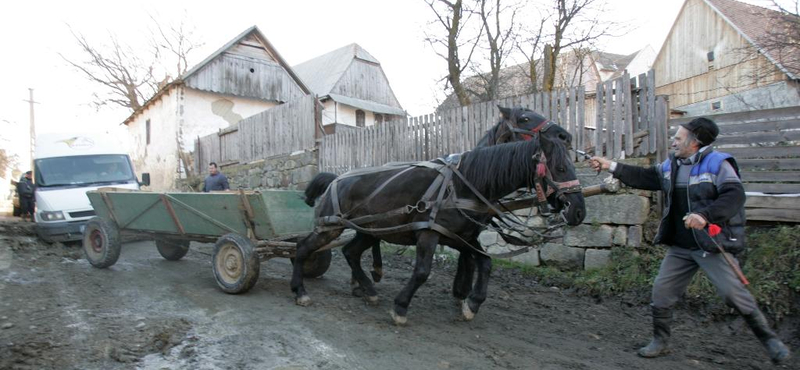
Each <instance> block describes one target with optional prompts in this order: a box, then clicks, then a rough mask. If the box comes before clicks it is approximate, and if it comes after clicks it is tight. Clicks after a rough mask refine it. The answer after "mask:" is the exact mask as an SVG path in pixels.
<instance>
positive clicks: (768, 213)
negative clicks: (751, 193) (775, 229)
mask: <svg viewBox="0 0 800 370" xmlns="http://www.w3.org/2000/svg"><path fill="white" fill-rule="evenodd" d="M744 212H745V217H746V218H747V220H748V221H777V222H800V212H798V211H797V210H796V209H772V208H745V210H744Z"/></svg>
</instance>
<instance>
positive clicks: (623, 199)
mask: <svg viewBox="0 0 800 370" xmlns="http://www.w3.org/2000/svg"><path fill="white" fill-rule="evenodd" d="M649 212H650V201H649V200H648V199H647V198H645V197H640V196H638V195H631V194H624V195H597V196H593V197H587V198H586V218H585V219H584V220H583V222H584V223H587V224H592V223H603V224H605V223H610V224H618V225H641V224H643V223H644V222H645V221H646V220H647V214H648V213H649Z"/></svg>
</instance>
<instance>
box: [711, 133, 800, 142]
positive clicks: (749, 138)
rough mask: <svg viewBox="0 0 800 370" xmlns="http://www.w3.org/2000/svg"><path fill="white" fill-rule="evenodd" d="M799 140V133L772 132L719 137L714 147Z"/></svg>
mask: <svg viewBox="0 0 800 370" xmlns="http://www.w3.org/2000/svg"><path fill="white" fill-rule="evenodd" d="M798 140H800V131H774V132H756V133H750V134H740V135H729V136H720V137H718V138H717V140H716V141H715V142H714V144H715V145H730V144H755V143H777V142H787V141H798Z"/></svg>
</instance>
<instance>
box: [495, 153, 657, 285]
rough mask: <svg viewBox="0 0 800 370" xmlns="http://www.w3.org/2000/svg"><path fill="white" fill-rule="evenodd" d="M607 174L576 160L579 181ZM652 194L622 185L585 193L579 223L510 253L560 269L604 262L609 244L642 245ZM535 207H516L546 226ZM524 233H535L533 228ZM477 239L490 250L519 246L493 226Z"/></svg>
mask: <svg viewBox="0 0 800 370" xmlns="http://www.w3.org/2000/svg"><path fill="white" fill-rule="evenodd" d="M624 162H626V163H631V164H637V165H649V162H648V161H646V160H642V159H639V160H627V161H624ZM610 176H611V175H610V174H609V173H606V172H604V173H601V174H600V175H596V174H595V173H594V172H592V171H591V170H590V169H588V168H586V166H585V165H580V164H579V165H578V177H579V179H580V180H581V186H583V187H586V186H590V185H595V184H599V183H601V182H602V181H604V180H605V179H606V178H608V177H610ZM654 196H655V193H653V192H648V191H640V190H635V189H630V188H625V187H624V186H623V187H622V189H621V190H620V191H619V192H617V193H615V194H604V195H596V196H592V197H586V198H585V202H586V218H585V219H584V221H583V224H581V225H578V226H574V227H570V226H566V227H564V228H563V229H562V230H561V233H560V234H559V235H560V237H559V238H556V239H553V240H549V241H548V242H546V243H541V244H538V245H532V247H533V248H530V249H529V251H528V252H527V253H523V254H519V255H516V256H514V257H511V260H513V261H517V262H521V263H525V264H529V265H533V266H540V265H544V266H553V267H557V268H559V269H562V270H580V269H586V270H588V269H595V268H600V267H603V266H606V265H607V264H608V263H609V262H610V256H611V250H612V248H641V247H642V246H643V245H645V241H644V239H643V235H644V232H643V230H644V229H645V228H646V227H647V225H648V221H649V222H653V221H652V219H653V217H652V216H651V212H654V210H653V209H652V208H653V207H652V205H653V204H654V202H653V200H654V199H655V198H653V197H654ZM537 213H538V212H537V210H536V209H524V210H519V211H516V212H515V214H517V215H518V216H520V217H524V218H526V223H527V224H528V225H533V226H534V227H539V228H541V229H540V230H539V231H544V227H545V226H546V225H547V223H548V221H547V219H546V218H543V217H541V216H539V215H538V214H537ZM523 234H526V235H524V236H533V235H535V233H534V232H533V231H528V232H526V233H523ZM533 240H536V238H533ZM480 242H481V245H483V246H484V247H487V248H488V250H489V253H492V254H501V253H508V252H511V251H514V250H517V249H519V248H520V247H518V246H514V245H509V244H507V243H506V242H505V241H504V240H503V239H502V238H501V237H500V235H498V234H497V232H495V231H491V230H488V231H484V232H483V233H481V236H480Z"/></svg>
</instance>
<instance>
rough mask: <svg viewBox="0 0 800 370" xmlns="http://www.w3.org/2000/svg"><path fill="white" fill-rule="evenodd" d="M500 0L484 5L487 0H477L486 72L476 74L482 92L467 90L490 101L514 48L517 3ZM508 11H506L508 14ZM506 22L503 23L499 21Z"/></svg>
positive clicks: (496, 90)
mask: <svg viewBox="0 0 800 370" xmlns="http://www.w3.org/2000/svg"><path fill="white" fill-rule="evenodd" d="M500 2H501V1H500V0H494V4H492V5H489V6H487V0H479V1H478V14H479V15H480V19H481V21H482V25H483V30H484V32H483V33H484V35H485V36H486V50H487V53H488V57H487V59H488V61H489V73H477V74H476V76H477V77H478V78H479V79H480V80H481V82H482V83H481V86H480V87H481V88H482V89H481V90H482V91H475V90H473V91H471V92H473V93H474V94H475V95H477V96H478V97H479V98H480V100H483V101H487V100H494V99H496V98H498V97H499V96H498V91H499V85H500V71H501V70H502V69H503V68H504V67H505V62H506V58H507V57H508V56H509V54H511V52H513V50H514V41H515V37H516V35H517V33H516V32H515V31H516V30H515V27H516V23H515V19H516V16H517V12H518V10H519V5H518V4H513V5H510V6H505V7H504V6H502V5H501V4H500ZM509 13H510V14H509ZM504 22H507V23H508V24H507V25H504V24H503V23H504Z"/></svg>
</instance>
